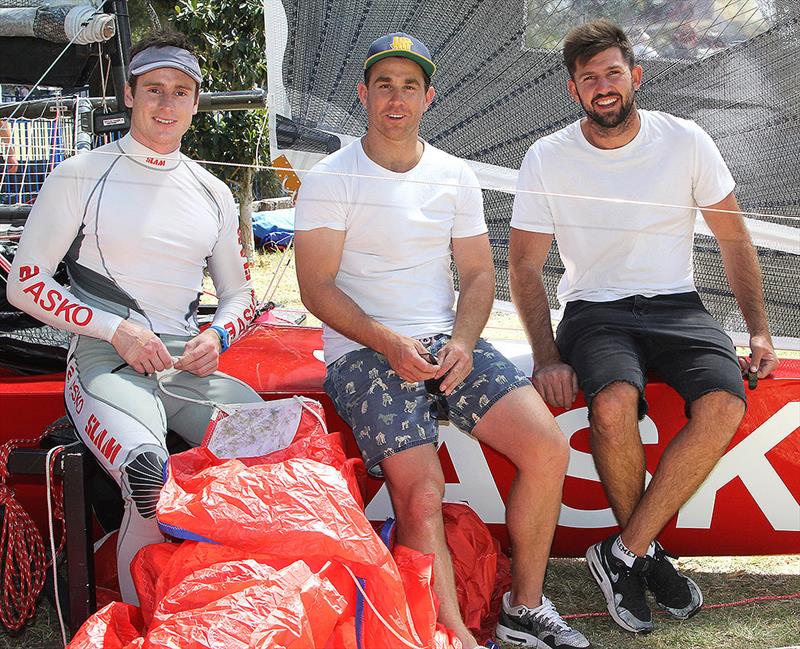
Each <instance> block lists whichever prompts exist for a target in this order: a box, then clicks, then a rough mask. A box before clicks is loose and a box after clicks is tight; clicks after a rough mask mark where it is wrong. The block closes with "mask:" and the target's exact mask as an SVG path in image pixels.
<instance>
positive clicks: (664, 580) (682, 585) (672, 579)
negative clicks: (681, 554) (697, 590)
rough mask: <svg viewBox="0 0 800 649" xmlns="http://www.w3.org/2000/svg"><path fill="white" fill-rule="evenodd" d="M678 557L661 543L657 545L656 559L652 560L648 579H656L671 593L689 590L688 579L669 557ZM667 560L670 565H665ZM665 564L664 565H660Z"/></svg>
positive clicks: (682, 592) (681, 592)
mask: <svg viewBox="0 0 800 649" xmlns="http://www.w3.org/2000/svg"><path fill="white" fill-rule="evenodd" d="M667 557H669V558H671V559H677V558H678V557H677V556H675V555H673V554H670V553H669V552H667V551H666V550H665V549H664V548H663V547H661V545H660V544H657V545H656V552H655V561H653V562H652V564H651V566H650V570H649V571H648V575H647V576H648V579H649V580H650V581H655V582H656V583H657V584H658V585H660V586H661V587H662V588H663V589H665V590H667V591H669V592H670V594H684V593H685V591H686V590H687V586H686V580H685V579H684V578H683V576H682V575H681V574H680V573H679V572H678V569H677V568H676V567H675V566H673V565H672V564H671V563H669V559H667ZM663 562H667V563H668V564H669V565H665V564H664V563H663ZM659 566H663V567H661V568H660V567H659Z"/></svg>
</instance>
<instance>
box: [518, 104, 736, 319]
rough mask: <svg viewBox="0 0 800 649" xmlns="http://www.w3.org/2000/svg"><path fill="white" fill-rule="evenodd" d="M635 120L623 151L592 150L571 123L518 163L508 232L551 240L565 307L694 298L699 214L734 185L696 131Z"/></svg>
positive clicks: (657, 119)
mask: <svg viewBox="0 0 800 649" xmlns="http://www.w3.org/2000/svg"><path fill="white" fill-rule="evenodd" d="M639 115H640V117H641V129H640V130H639V133H638V134H637V135H636V137H635V138H634V139H633V140H632V141H631V142H629V143H628V144H626V145H625V146H623V147H620V148H619V149H611V150H604V149H598V148H597V147H595V146H593V145H591V144H590V143H589V142H588V141H587V140H586V138H585V136H584V135H583V132H582V131H581V127H580V122H575V123H573V124H570V125H569V126H567V127H566V128H564V129H562V130H560V131H557V132H556V133H553V134H551V135H548V136H547V137H543V138H542V139H540V140H539V141H537V142H536V143H535V144H534V145H533V146H532V147H531V148H530V149H529V150H528V153H527V154H526V156H525V159H524V160H523V162H522V169H521V170H520V174H519V180H518V183H517V190H518V193H517V195H516V198H515V199H514V212H513V217H512V219H511V226H512V227H514V228H517V229H520V230H527V231H530V232H543V233H552V234H555V237H556V241H557V242H558V250H559V253H560V254H561V260H562V261H563V263H564V267H565V269H566V272H565V273H564V275H563V277H562V278H561V282H560V283H559V286H558V299H559V300H560V301H561V303H562V304H563V303H566V302H570V301H572V300H589V301H592V302H606V301H610V300H617V299H621V298H624V297H629V296H631V295H643V296H646V297H652V296H654V295H662V294H672V293H683V292H686V291H693V290H695V288H694V279H693V263H692V243H693V237H694V223H695V218H696V215H697V209H696V208H697V207H706V206H709V205H713V204H715V203H718V202H719V201H721V200H722V199H723V198H725V197H726V196H727V195H728V194H730V192H732V191H733V188H734V185H735V183H734V180H733V177H732V176H731V174H730V171H728V167H727V166H726V165H725V162H724V160H723V159H722V156H721V155H720V153H719V150H718V149H717V147H716V145H715V144H714V142H713V140H712V139H711V137H709V135H708V134H707V133H706V132H705V131H704V130H703V129H702V128H700V127H699V126H698V125H697V124H695V123H694V122H692V121H689V120H685V119H679V118H677V117H673V116H672V115H668V114H666V113H661V112H657V111H646V110H640V111H639ZM519 190H530V191H535V192H545V193H547V195H542V194H531V193H525V192H524V191H522V192H520V191H519ZM552 194H570V195H572V196H574V195H580V196H584V197H601V198H611V199H626V200H630V201H644V202H648V203H660V204H669V205H678V206H683V207H682V208H677V209H676V208H674V207H654V206H651V205H636V204H630V203H614V202H608V201H597V200H589V199H587V198H573V197H564V196H554V195H552Z"/></svg>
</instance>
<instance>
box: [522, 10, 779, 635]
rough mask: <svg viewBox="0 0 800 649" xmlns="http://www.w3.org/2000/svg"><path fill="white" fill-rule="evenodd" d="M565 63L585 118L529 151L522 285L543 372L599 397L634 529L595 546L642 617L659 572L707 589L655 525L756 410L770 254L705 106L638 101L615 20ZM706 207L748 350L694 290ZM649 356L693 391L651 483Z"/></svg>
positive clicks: (619, 596) (620, 619) (554, 390)
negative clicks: (764, 269) (685, 571)
mask: <svg viewBox="0 0 800 649" xmlns="http://www.w3.org/2000/svg"><path fill="white" fill-rule="evenodd" d="M564 62H565V64H566V67H567V69H568V70H569V74H570V79H569V81H568V89H569V92H570V95H571V96H572V97H573V99H574V100H575V101H576V102H578V103H579V104H580V105H581V106H582V108H583V109H584V111H585V113H586V117H585V118H583V119H582V120H580V121H578V122H575V123H573V124H571V125H570V126H567V127H566V128H564V129H562V130H561V131H558V132H557V133H553V134H552V135H549V136H547V137H544V138H542V139H541V140H539V141H538V142H536V143H535V144H534V145H533V146H532V147H531V148H530V150H529V151H528V154H527V156H526V157H525V160H524V162H523V164H522V169H521V171H520V176H519V183H518V193H517V196H516V199H515V203H514V215H513V218H512V221H511V225H512V230H511V242H510V254H509V257H510V267H511V289H512V294H513V297H514V301H515V303H516V305H517V308H518V310H519V312H520V315H521V317H522V319H523V321H524V323H525V327H526V330H527V333H528V336H529V339H530V341H531V346H532V347H533V353H534V385H535V386H536V388H537V389H538V390H539V392H540V393H541V394H542V396H543V397H544V398H545V400H546V401H547V402H548V403H550V404H551V405H554V406H561V407H565V408H568V407H569V406H570V405H571V404H572V402H573V401H574V399H575V396H576V394H577V391H578V386H579V384H580V388H581V389H582V390H583V392H584V395H585V397H586V401H587V403H588V404H589V421H590V424H591V446H592V454H593V456H594V461H595V465H596V466H597V471H598V473H599V475H600V478H601V480H602V482H603V486H604V487H605V490H606V494H607V496H608V499H609V502H610V504H611V507H612V509H613V511H614V515H615V517H616V519H617V521H618V523H619V526H620V528H621V533H620V534H614V535H613V536H611V537H610V538H608V539H606V540H604V541H603V542H601V543H598V544H596V545H594V546H592V547H591V548H589V550H588V552H587V555H586V556H587V559H588V561H589V567H590V570H591V572H592V575H593V577H594V578H595V580H596V581H597V582H598V584H599V585H600V587H601V589H602V591H603V594H604V596H605V598H606V601H607V603H608V609H609V612H610V613H611V616H612V617H613V618H614V620H615V621H616V622H617V623H618V624H619V625H620V626H622V627H623V628H625V629H627V630H629V631H632V632H635V633H646V632H648V631H650V630H652V628H653V622H652V617H651V614H650V610H649V608H648V606H647V602H646V600H645V589H649V590H651V591H652V592H653V593H654V595H655V597H656V601H657V602H658V604H659V605H660V606H661V607H662V608H664V609H666V611H667V612H668V613H669V614H670V615H672V616H673V617H675V618H678V619H686V618H688V617H690V616H691V615H693V614H694V613H696V612H697V611H698V610H699V609H700V607H701V606H702V603H703V597H702V594H701V593H700V589H699V588H698V587H697V585H696V584H695V583H694V582H693V581H692V580H690V579H689V578H687V577H685V576H684V575H682V574H681V573H679V572H678V571H677V570H676V569H675V568H674V566H673V565H672V564H671V563H670V561H669V560H668V559H667V557H666V553H665V551H664V549H663V548H662V547H661V545H660V544H659V543H658V541H656V540H655V539H656V536H657V535H658V534H659V533H660V532H661V530H662V529H663V527H664V526H665V525H666V524H667V522H668V521H669V520H670V518H671V517H672V516H674V515H675V513H676V512H677V511H678V509H679V508H680V507H681V506H682V505H683V504H684V503H685V502H686V501H687V500H688V499H689V498H690V497H691V496H692V494H694V492H695V491H696V490H697V488H698V487H699V486H700V484H701V483H702V481H703V480H704V479H705V478H706V476H708V474H709V473H710V471H711V470H712V469H713V468H714V465H715V464H716V463H717V461H718V460H719V458H720V457H721V456H722V454H723V453H724V452H725V449H726V448H727V446H728V444H729V443H730V441H731V438H732V437H733V434H734V432H735V431H736V429H737V427H738V425H739V422H740V421H741V419H742V416H743V414H744V410H745V394H744V389H743V384H742V375H741V371H742V370H743V369H747V370H749V371H753V372H757V373H758V376H759V377H764V376H767V375H768V374H770V373H771V372H772V371H773V370H774V369H775V368H776V367H777V366H778V361H777V358H776V356H775V352H774V349H773V346H772V340H771V338H770V335H769V330H768V327H767V318H766V314H765V309H764V298H763V291H762V288H761V271H760V269H759V266H758V261H757V258H756V255H755V252H754V249H753V246H752V244H751V242H750V239H749V236H748V233H747V229H746V226H745V224H744V221H743V219H742V217H741V214H740V211H739V207H738V205H737V202H736V198H735V196H734V194H733V188H734V185H735V183H734V180H733V178H732V177H731V174H730V172H729V171H728V168H727V166H726V165H725V162H724V161H723V160H722V157H721V155H720V153H719V150H718V149H717V147H716V146H715V144H714V142H713V141H712V140H711V138H710V137H709V136H708V135H707V134H706V133H705V132H704V131H703V130H702V129H701V128H700V127H699V126H698V125H697V124H695V123H694V122H691V121H688V120H684V119H679V118H676V117H674V116H672V115H668V114H666V113H661V112H656V111H645V110H637V107H636V99H635V93H636V90H637V89H638V88H639V84H640V83H641V78H642V69H641V67H639V66H638V65H635V61H634V55H633V50H632V48H631V44H630V42H629V41H628V39H627V38H626V36H625V34H624V33H623V32H622V31H621V30H620V29H619V27H617V26H616V25H614V24H613V23H611V22H609V21H606V20H599V21H594V22H592V23H588V24H586V25H583V26H581V27H578V28H576V29H574V30H573V31H572V32H570V34H568V36H567V38H566V40H565V43H564ZM565 194H567V195H569V194H573V195H574V194H580V195H582V196H592V197H595V198H599V199H601V200H586V199H578V198H570V197H566V196H564V195H565ZM603 199H624V200H625V201H628V202H623V203H617V202H614V203H611V202H609V201H608V200H603ZM642 203H647V204H646V205H643V204H642ZM659 205H663V206H664V207H659ZM666 205H670V206H672V207H666ZM675 205H681V206H685V207H683V208H676V207H674V206H675ZM698 209H700V211H701V212H702V214H703V218H704V219H705V221H706V223H707V224H708V226H709V228H710V229H711V231H712V233H713V234H714V236H715V237H716V239H717V241H718V243H719V247H720V250H721V253H722V259H723V262H724V265H725V271H726V274H727V277H728V281H729V283H730V285H731V288H732V290H733V293H734V294H735V296H736V299H737V301H738V303H739V305H740V306H741V310H742V314H743V316H744V319H745V321H746V323H747V326H748V329H749V331H750V334H751V336H750V348H751V350H752V356H751V359H750V361H749V362H742V367H740V363H739V361H738V360H737V358H736V353H735V351H734V348H733V345H732V343H731V340H730V338H728V336H727V335H726V334H725V333H724V332H723V331H722V329H721V328H720V326H719V325H718V324H717V323H716V322H715V321H714V320H713V319H712V318H711V316H710V315H709V314H708V312H707V311H706V310H705V308H704V307H703V304H702V302H701V301H700V298H699V296H698V295H697V292H696V291H695V287H694V282H693V279H692V244H693V234H694V222H695V218H696V214H697V210H698ZM554 236H555V237H556V238H557V240H558V247H559V253H560V255H561V258H562V260H563V262H564V266H565V269H566V272H565V274H564V276H563V278H562V280H561V283H560V285H559V290H558V296H559V299H560V300H561V302H562V303H566V308H565V310H564V316H563V319H562V321H561V324H560V325H559V328H558V332H557V336H556V340H555V341H554V340H553V336H552V333H551V331H552V330H551V328H550V312H549V308H548V304H547V297H546V295H545V291H544V287H543V284H542V268H543V265H544V262H545V259H546V257H547V254H548V251H549V250H550V246H551V243H552V240H553V237H554ZM649 370H654V371H655V372H657V373H658V374H659V375H660V376H661V377H662V378H663V379H664V380H665V381H666V382H667V383H668V384H669V385H671V386H672V387H673V388H675V390H677V391H678V393H680V395H681V396H682V397H683V398H684V400H685V403H686V415H687V417H688V419H689V420H688V422H687V424H686V425H685V426H684V427H683V428H682V429H681V430H680V431H679V432H678V434H677V435H676V436H675V438H674V439H673V440H672V442H671V443H670V444H669V446H668V447H667V449H666V451H665V452H664V454H663V455H662V457H661V461H660V463H659V466H658V468H657V470H656V472H655V474H654V475H653V478H652V481H651V482H650V484H649V485H648V487H647V489H645V484H644V482H645V454H644V449H643V446H642V443H641V439H640V437H639V428H638V424H637V419H641V418H642V417H644V415H645V413H646V410H647V403H646V402H645V400H644V386H645V383H646V377H647V372H648V371H649Z"/></svg>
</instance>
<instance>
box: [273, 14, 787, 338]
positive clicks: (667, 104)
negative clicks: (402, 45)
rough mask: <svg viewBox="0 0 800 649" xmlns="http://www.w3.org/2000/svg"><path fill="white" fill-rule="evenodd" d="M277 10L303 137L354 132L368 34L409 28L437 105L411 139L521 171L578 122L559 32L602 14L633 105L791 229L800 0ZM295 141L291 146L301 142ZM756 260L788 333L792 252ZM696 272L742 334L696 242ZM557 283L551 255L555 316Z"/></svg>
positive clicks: (504, 238)
mask: <svg viewBox="0 0 800 649" xmlns="http://www.w3.org/2000/svg"><path fill="white" fill-rule="evenodd" d="M283 4H284V8H285V11H286V18H287V22H288V40H287V47H286V51H285V55H284V60H283V81H284V84H285V86H286V89H287V95H288V99H289V102H290V104H291V111H292V114H291V117H292V119H293V121H294V122H295V123H296V125H297V126H298V127H302V128H305V129H319V130H323V131H329V132H333V133H340V134H344V135H350V136H360V135H362V134H363V133H364V131H365V128H366V115H365V113H364V110H363V109H362V108H361V106H360V104H359V102H358V99H357V97H356V93H355V88H356V84H357V83H358V81H359V80H360V79H361V78H362V75H363V72H362V62H363V53H364V52H366V51H367V48H368V47H369V44H370V43H371V42H372V40H374V39H375V38H376V37H378V36H380V35H382V34H384V33H387V32H391V31H407V32H409V33H412V34H414V35H416V36H418V37H419V38H421V39H422V40H423V41H424V42H425V43H426V44H427V45H428V46H429V48H430V49H431V51H432V54H433V57H434V59H435V61H436V62H437V65H438V72H437V74H436V78H435V86H436V89H437V99H436V100H435V102H434V104H433V105H432V106H431V108H430V110H429V111H428V113H427V114H426V116H425V118H424V120H423V124H422V136H423V137H424V138H426V139H427V140H428V141H430V142H431V143H433V144H435V145H436V146H438V147H440V148H442V149H444V150H446V151H449V152H450V153H453V154H455V155H459V156H462V157H465V158H468V159H470V160H475V161H479V162H482V163H488V164H493V165H499V166H501V167H505V168H510V169H518V168H519V165H520V163H521V162H522V158H523V156H524V154H525V151H526V150H527V149H528V147H529V146H530V145H531V143H532V142H533V141H535V140H536V139H537V138H539V137H541V136H543V135H547V134H549V133H552V132H554V131H556V130H558V129H560V128H562V127H564V126H566V125H567V124H569V123H571V122H573V121H574V120H576V119H578V118H579V117H580V116H581V114H580V112H579V109H578V107H577V106H576V104H574V103H573V102H572V101H571V100H570V98H569V97H568V95H567V93H566V89H565V81H566V72H565V71H564V69H563V65H562V63H561V53H560V49H559V47H560V40H561V38H562V37H563V36H564V33H565V32H566V30H567V29H568V28H569V27H571V26H573V25H576V24H579V23H580V22H583V21H584V20H587V19H591V18H595V17H598V16H601V15H604V16H607V17H610V18H613V19H615V20H617V21H618V22H619V23H620V24H622V25H623V26H624V27H625V28H626V30H627V31H628V32H629V33H630V34H631V36H632V40H633V41H634V43H635V44H636V51H637V53H638V54H639V55H640V57H641V63H642V65H643V67H644V70H645V82H644V84H643V86H642V89H641V91H640V93H639V105H640V106H641V107H642V108H650V109H658V110H665V111H667V112H670V113H673V114H675V115H678V116H680V117H686V118H690V119H694V120H696V121H697V122H698V123H699V124H700V125H702V126H703V127H704V128H705V129H706V130H707V131H708V132H709V133H710V134H711V135H712V137H714V139H715V140H716V142H717V143H718V145H719V147H720V149H721V151H722V153H723V155H724V157H725V159H726V160H727V162H728V164H729V166H730V168H731V171H732V173H733V175H734V177H735V178H736V181H737V184H738V187H737V196H738V198H739V201H740V203H741V205H742V208H743V209H744V210H746V211H752V212H767V213H769V214H773V215H775V216H773V217H757V219H758V220H760V221H764V222H772V223H775V224H777V225H779V226H784V227H787V226H788V227H790V228H796V227H797V219H798V218H800V172H798V169H799V168H800V68H798V66H797V61H798V60H800V2H798V1H797V0H757V2H755V3H754V2H744V1H743V0H692V1H689V0H677V1H674V2H672V1H670V2H666V1H664V0H625V2H623V1H622V0H603V1H602V2H601V1H599V0H547V1H545V0H528V1H527V2H523V1H522V0H495V1H494V2H485V1H481V0H467V1H464V0H435V1H434V0H425V1H422V0H417V1H407V2H403V3H386V2H373V1H371V0H325V1H322V0H285V1H284V3H283ZM268 47H269V44H268ZM296 146H297V148H302V144H301V143H300V144H297V145H296ZM287 148H292V147H291V146H289V147H287ZM484 196H485V202H486V216H487V221H488V224H489V231H490V237H491V239H492V244H493V247H494V251H495V263H496V267H497V276H498V298H499V299H505V300H507V299H509V293H508V256H507V242H508V229H509V220H510V217H511V205H512V201H513V197H512V196H510V195H508V194H503V193H500V192H497V191H486V192H484ZM791 217H794V218H791ZM795 231H796V230H795ZM790 232H791V231H790ZM791 236H792V235H791V234H790V239H791ZM791 248H792V246H791V245H790V246H789V249H791ZM794 250H795V251H796V243H795V245H794ZM758 254H759V258H760V260H761V265H762V268H763V272H764V277H765V290H766V299H767V310H768V314H769V318H770V322H771V326H772V329H773V331H774V333H775V334H777V335H783V336H791V337H798V336H800V313H799V310H798V297H797V290H796V288H795V286H796V280H795V278H796V277H797V276H798V274H800V267H799V265H798V257H797V255H796V254H791V253H787V252H781V250H780V249H773V248H767V247H758ZM695 266H696V280H697V284H698V289H699V291H700V293H701V294H702V295H703V298H704V301H705V303H706V305H707V306H708V308H709V310H710V311H711V312H712V313H713V314H714V315H715V316H716V317H718V318H719V319H720V321H722V322H723V323H724V324H725V326H726V328H727V329H728V330H733V331H743V330H744V328H743V325H742V323H741V322H740V318H741V316H740V315H739V312H738V309H737V307H736V305H735V302H734V300H733V297H732V294H731V291H730V289H729V287H728V284H727V281H725V278H724V274H723V270H722V263H721V259H720V256H719V252H718V249H717V247H716V243H715V242H714V240H713V239H711V238H709V237H703V236H699V237H698V238H697V241H696V249H695ZM562 272H563V268H562V267H561V265H560V262H559V260H558V256H557V254H556V252H555V249H554V250H553V251H551V255H550V257H549V259H548V262H547V265H546V268H545V283H546V286H547V289H548V294H549V295H550V296H551V306H553V307H555V306H557V305H556V303H555V299H554V295H555V287H556V284H557V283H558V280H559V278H560V275H561V273H562Z"/></svg>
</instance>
